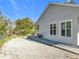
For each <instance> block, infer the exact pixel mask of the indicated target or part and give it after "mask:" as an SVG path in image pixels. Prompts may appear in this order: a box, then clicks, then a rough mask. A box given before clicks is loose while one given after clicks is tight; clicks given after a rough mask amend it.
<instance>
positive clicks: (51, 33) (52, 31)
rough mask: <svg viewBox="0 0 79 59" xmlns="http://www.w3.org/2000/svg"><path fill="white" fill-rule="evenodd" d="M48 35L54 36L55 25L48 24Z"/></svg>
mask: <svg viewBox="0 0 79 59" xmlns="http://www.w3.org/2000/svg"><path fill="white" fill-rule="evenodd" d="M50 35H56V24H50Z"/></svg>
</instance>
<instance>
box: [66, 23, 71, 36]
mask: <svg viewBox="0 0 79 59" xmlns="http://www.w3.org/2000/svg"><path fill="white" fill-rule="evenodd" d="M66 36H69V37H71V22H66Z"/></svg>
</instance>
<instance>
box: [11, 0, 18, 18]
mask: <svg viewBox="0 0 79 59" xmlns="http://www.w3.org/2000/svg"><path fill="white" fill-rule="evenodd" d="M10 3H11V5H12V7H13V9H14V12H15V14H16V16H18V15H19V14H18V7H17V3H16V1H15V0H10Z"/></svg>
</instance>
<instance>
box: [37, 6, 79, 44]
mask: <svg viewBox="0 0 79 59" xmlns="http://www.w3.org/2000/svg"><path fill="white" fill-rule="evenodd" d="M78 15H79V8H77V7H69V6H68V7H67V6H58V5H49V7H48V8H47V9H46V11H45V12H44V14H43V15H42V16H41V17H40V20H39V22H38V23H37V24H39V26H40V28H39V33H40V34H43V35H44V37H45V38H48V39H51V40H54V41H58V42H62V43H67V44H72V45H77V17H78ZM70 19H71V20H72V37H71V38H69V37H62V36H61V33H60V32H61V29H60V28H61V27H60V26H61V25H60V22H61V21H64V20H70ZM54 22H55V23H56V24H57V25H56V27H57V28H56V29H57V32H56V34H57V35H50V24H51V23H54Z"/></svg>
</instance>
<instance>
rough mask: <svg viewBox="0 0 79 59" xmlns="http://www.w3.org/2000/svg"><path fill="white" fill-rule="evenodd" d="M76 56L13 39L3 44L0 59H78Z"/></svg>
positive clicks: (31, 42)
mask: <svg viewBox="0 0 79 59" xmlns="http://www.w3.org/2000/svg"><path fill="white" fill-rule="evenodd" d="M78 57H79V56H78V55H75V54H73V53H70V52H67V51H63V50H61V49H58V48H55V47H52V46H48V45H44V44H41V43H38V42H35V41H29V40H24V39H20V40H19V38H18V39H13V40H11V41H8V42H7V43H5V44H4V46H3V47H2V50H1V54H0V59H79V58H78Z"/></svg>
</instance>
